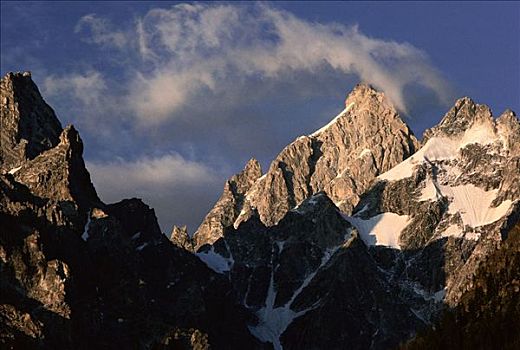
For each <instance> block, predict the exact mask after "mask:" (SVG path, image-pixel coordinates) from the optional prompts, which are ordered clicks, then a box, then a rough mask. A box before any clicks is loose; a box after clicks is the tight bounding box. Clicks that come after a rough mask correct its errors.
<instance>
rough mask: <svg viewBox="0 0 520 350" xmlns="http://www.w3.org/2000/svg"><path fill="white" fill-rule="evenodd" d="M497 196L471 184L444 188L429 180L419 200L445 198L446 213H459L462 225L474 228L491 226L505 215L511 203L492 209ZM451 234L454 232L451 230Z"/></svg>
mask: <svg viewBox="0 0 520 350" xmlns="http://www.w3.org/2000/svg"><path fill="white" fill-rule="evenodd" d="M497 196H498V190H490V191H485V190H483V189H482V188H479V187H476V186H475V185H472V184H467V185H460V186H446V185H440V184H437V183H434V182H433V181H431V180H429V181H428V182H427V185H426V187H425V188H423V190H422V192H421V197H420V198H419V200H420V201H426V200H434V201H436V200H438V199H440V198H441V197H447V198H448V199H450V204H449V210H448V213H450V214H456V213H460V216H461V217H462V222H463V223H464V225H468V226H471V227H473V228H475V227H479V226H483V225H487V224H491V223H493V222H495V221H497V220H499V219H500V218H502V217H504V215H505V214H507V212H508V211H509V209H510V208H511V205H512V204H513V202H512V201H510V200H506V201H503V202H502V203H500V205H499V206H498V207H493V206H492V203H493V201H494V200H495V199H496V197H497ZM453 232H456V231H455V230H454V229H453Z"/></svg>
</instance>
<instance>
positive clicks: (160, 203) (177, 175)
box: [87, 153, 222, 231]
mask: <svg viewBox="0 0 520 350" xmlns="http://www.w3.org/2000/svg"><path fill="white" fill-rule="evenodd" d="M87 168H88V170H89V172H90V174H91V176H92V181H93V182H94V185H95V186H96V189H97V190H98V192H99V193H100V194H101V196H102V199H103V200H104V201H106V202H115V201H119V200H121V199H123V198H129V197H139V198H142V199H144V200H145V201H146V202H147V203H148V204H150V205H151V206H152V207H154V208H156V210H157V214H158V216H160V217H161V218H163V220H162V221H161V224H162V227H163V229H164V230H165V231H168V230H169V229H171V225H172V224H174V223H175V224H188V225H189V227H190V228H192V229H194V228H195V227H196V226H197V225H198V224H199V221H200V218H201V217H202V216H203V215H204V213H205V211H207V210H208V208H207V205H209V204H210V203H212V201H214V200H215V199H216V198H214V196H215V193H214V191H211V190H210V189H211V188H214V187H215V186H217V184H218V186H221V185H222V175H221V174H220V172H219V171H218V170H216V169H213V168H211V167H209V166H208V165H206V164H203V163H199V162H196V161H191V160H188V159H185V158H183V157H182V156H181V155H179V154H177V153H170V154H167V155H163V156H159V157H140V158H138V159H136V160H132V161H127V160H123V159H117V160H115V161H110V162H92V161H91V162H87ZM204 203H207V205H206V206H205V205H204Z"/></svg>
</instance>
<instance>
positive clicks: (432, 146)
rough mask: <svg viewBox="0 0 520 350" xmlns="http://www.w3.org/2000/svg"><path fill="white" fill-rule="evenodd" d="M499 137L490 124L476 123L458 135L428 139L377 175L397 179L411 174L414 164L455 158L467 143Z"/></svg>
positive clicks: (392, 179)
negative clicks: (412, 153) (410, 153)
mask: <svg viewBox="0 0 520 350" xmlns="http://www.w3.org/2000/svg"><path fill="white" fill-rule="evenodd" d="M499 139H500V137H499V136H497V135H496V133H495V131H494V130H493V128H492V126H491V125H488V124H476V125H473V126H472V127H471V128H470V129H468V130H466V132H465V133H464V134H463V135H462V136H459V137H454V138H450V137H445V136H436V137H432V138H431V139H429V140H428V141H427V142H426V144H425V145H424V146H423V147H422V148H421V149H420V150H418V151H417V152H416V153H415V154H414V155H412V156H411V157H410V158H408V159H406V160H405V161H403V162H401V163H400V164H398V165H397V166H395V167H393V168H392V169H390V170H389V171H387V172H386V173H383V174H381V175H379V176H378V179H380V180H387V181H398V180H401V179H404V178H407V177H410V176H412V175H413V172H414V169H415V167H416V166H418V165H420V164H421V163H424V162H427V163H430V162H434V161H438V160H448V159H455V158H456V157H457V156H458V154H459V152H460V150H461V149H463V148H464V147H466V146H467V145H469V144H473V143H478V144H482V145H486V144H490V143H494V142H495V141H497V140H499Z"/></svg>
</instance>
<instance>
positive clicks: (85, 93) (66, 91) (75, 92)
mask: <svg viewBox="0 0 520 350" xmlns="http://www.w3.org/2000/svg"><path fill="white" fill-rule="evenodd" d="M106 90H107V85H106V83H105V80H104V78H103V76H102V75H101V73H99V72H97V71H88V72H86V73H83V74H76V73H74V74H69V75H63V76H59V77H58V76H55V75H50V76H47V77H46V78H45V80H44V81H43V91H44V95H46V96H56V95H67V96H69V97H72V98H74V99H76V100H79V101H80V102H82V103H83V104H84V105H85V106H89V107H91V108H92V107H94V106H96V105H100V104H102V102H101V101H102V98H103V96H104V94H105V93H106Z"/></svg>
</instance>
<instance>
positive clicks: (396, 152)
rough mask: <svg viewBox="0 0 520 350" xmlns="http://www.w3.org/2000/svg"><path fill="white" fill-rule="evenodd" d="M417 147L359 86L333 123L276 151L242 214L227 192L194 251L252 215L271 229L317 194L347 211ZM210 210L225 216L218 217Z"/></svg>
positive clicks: (393, 115)
mask: <svg viewBox="0 0 520 350" xmlns="http://www.w3.org/2000/svg"><path fill="white" fill-rule="evenodd" d="M418 144H419V143H418V141H417V139H416V138H415V136H414V135H413V133H412V131H411V130H410V129H409V128H408V126H407V125H406V124H405V123H404V122H403V121H402V120H401V119H400V118H399V114H398V112H397V111H396V109H395V108H394V107H393V106H392V105H391V104H390V102H389V100H388V99H387V98H386V97H385V95H384V94H383V93H381V92H377V91H375V90H374V89H373V88H372V87H370V86H369V85H366V84H360V85H358V86H356V87H355V88H354V90H353V91H352V92H351V93H350V94H349V95H348V97H347V99H346V101H345V109H344V110H343V111H342V112H341V113H340V114H339V115H338V116H337V117H336V118H335V119H334V120H332V121H331V122H330V123H329V124H328V125H326V126H325V127H323V128H322V129H320V130H318V131H316V132H315V133H313V134H311V135H308V136H302V137H299V138H298V139H296V140H295V141H294V142H293V143H291V144H290V145H289V146H287V147H286V148H285V149H284V150H283V151H282V152H280V154H279V155H278V156H277V157H276V159H275V160H274V161H273V162H272V163H271V165H270V167H269V170H268V171H267V173H266V174H265V175H264V176H262V177H259V178H258V179H256V181H255V182H254V184H250V187H249V188H248V191H247V193H244V194H241V195H242V196H243V197H244V198H245V199H244V201H243V203H242V202H241V210H235V208H236V206H234V204H233V202H232V201H223V200H222V198H224V197H225V196H226V198H228V197H229V195H226V192H227V191H228V190H226V189H225V190H224V194H223V197H222V198H221V200H219V201H218V202H217V204H216V205H215V208H214V209H213V210H212V211H211V212H210V214H209V215H208V216H210V217H211V223H212V224H211V225H210V224H208V220H207V219H208V218H207V219H206V220H205V221H204V222H203V223H202V225H201V226H200V227H199V229H198V230H197V232H196V233H195V235H194V237H195V240H196V248H199V247H200V246H202V245H203V244H205V243H212V242H214V241H215V240H216V238H218V237H220V236H221V232H222V228H223V227H228V226H231V225H234V226H235V227H237V226H238V225H239V224H240V222H242V221H244V220H247V219H248V218H249V217H251V215H253V213H258V215H259V217H260V219H261V220H262V222H263V223H265V224H266V225H268V226H272V225H274V224H276V223H277V222H278V221H279V220H280V219H281V218H282V217H283V216H284V215H285V214H286V213H287V212H288V211H289V210H290V209H292V208H294V207H295V206H297V205H298V204H300V203H301V202H302V201H303V200H305V199H306V198H308V197H309V196H311V195H312V194H314V193H317V192H320V191H324V192H325V193H327V195H328V196H329V197H330V198H331V199H332V200H333V201H334V203H336V205H338V207H339V208H340V209H341V210H342V211H343V212H345V213H350V212H351V211H352V208H353V207H354V206H355V205H356V204H357V202H358V200H359V196H360V195H361V194H362V193H363V192H364V191H365V190H366V189H367V188H368V186H369V185H370V183H371V182H372V180H373V179H374V178H375V177H376V176H377V175H379V174H381V173H383V172H385V171H387V170H390V168H392V167H393V166H395V165H397V164H398V163H399V162H401V161H403V160H404V159H406V158H407V157H409V156H410V155H411V154H413V153H414V152H415V150H416V149H417V147H418ZM237 209H238V208H237ZM214 212H218V213H227V214H226V215H222V216H221V217H219V216H216V215H213V214H212V213H214ZM233 214H234V215H233ZM215 226H218V227H220V228H219V230H214V229H213V227H215Z"/></svg>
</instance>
